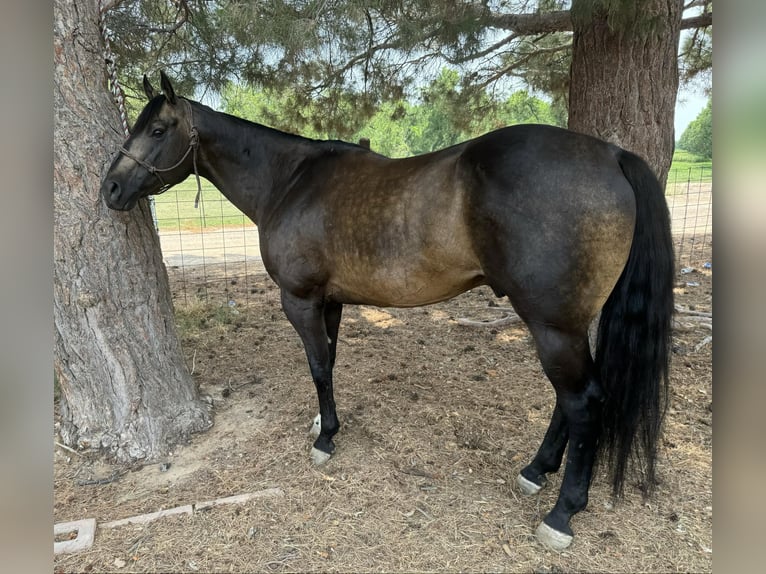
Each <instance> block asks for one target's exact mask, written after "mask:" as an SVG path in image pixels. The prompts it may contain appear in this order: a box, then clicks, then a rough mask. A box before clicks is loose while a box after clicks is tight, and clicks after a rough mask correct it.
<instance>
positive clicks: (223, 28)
mask: <svg viewBox="0 0 766 574" xmlns="http://www.w3.org/2000/svg"><path fill="white" fill-rule="evenodd" d="M679 1H680V0H679ZM572 4H573V2H570V1H567V0H539V1H531V0H482V1H469V2H465V1H462V0H440V1H437V2H433V1H426V0H375V1H368V2H362V1H359V0H269V1H264V2H249V1H244V0H209V1H203V0H116V1H115V2H113V7H112V9H111V10H110V13H109V20H108V21H109V24H110V26H111V27H112V28H113V30H114V31H115V36H116V38H117V41H115V42H114V47H115V49H116V50H117V52H118V53H119V56H120V58H119V66H120V68H121V76H123V77H124V81H125V84H126V85H127V86H128V87H129V91H131V92H132V93H134V94H140V93H141V90H140V78H141V75H142V74H143V73H144V72H153V71H156V70H157V69H160V68H164V69H170V70H172V73H173V75H174V78H176V81H177V84H178V88H179V91H180V92H182V93H183V92H185V93H193V89H195V88H196V89H198V90H201V91H202V93H204V92H205V91H206V90H212V91H214V92H220V91H221V90H222V89H223V87H224V86H225V85H226V84H227V82H229V81H232V80H235V81H239V82H241V83H244V84H246V85H250V86H253V87H255V88H258V89H266V88H268V89H272V90H276V91H284V92H289V94H290V96H289V97H290V98H292V99H293V100H294V101H295V102H296V103H297V104H299V105H300V106H301V107H303V108H308V107H309V102H310V106H312V107H313V109H314V110H317V113H315V114H309V115H307V116H303V118H302V119H303V120H304V123H303V124H295V125H294V128H295V129H303V128H304V127H308V126H311V127H314V128H319V130H320V131H326V132H332V133H338V134H343V135H344V136H346V137H348V136H350V135H351V134H353V133H355V132H356V131H358V129H359V127H360V126H361V124H362V122H363V121H366V120H368V119H369V118H371V117H373V115H375V113H376V111H377V110H378V109H380V108H381V105H382V104H383V103H385V102H388V103H391V102H399V101H402V100H409V101H413V99H416V98H417V97H418V96H419V95H421V94H422V89H423V88H424V86H426V85H428V84H429V83H430V82H433V81H434V80H436V79H437V78H438V77H439V75H440V74H441V72H442V70H443V69H444V68H445V67H449V68H450V69H451V70H453V71H455V72H456V73H457V75H458V83H457V85H456V89H455V90H454V94H453V100H454V102H453V103H454V107H455V109H456V110H459V111H461V112H462V117H461V114H453V115H452V116H451V119H452V120H454V121H455V122H457V123H456V125H457V126H459V127H461V128H463V127H465V125H466V124H469V123H470V122H471V117H472V116H474V115H475V114H476V112H477V110H480V109H481V106H482V105H486V102H487V100H486V99H485V98H486V95H487V94H489V96H490V99H489V101H490V102H500V101H504V100H505V99H506V98H507V97H509V96H510V94H512V93H513V92H514V91H517V90H518V89H519V88H520V87H530V88H531V89H533V90H535V91H538V92H542V93H545V94H547V95H548V96H549V97H550V98H551V99H552V100H553V102H554V105H555V106H557V107H558V108H560V109H565V108H566V106H567V98H568V89H569V74H570V61H571V42H572V14H571V10H570V8H571V7H572ZM574 4H576V6H577V7H578V13H579V14H580V17H582V15H583V13H586V14H589V13H593V12H597V11H606V13H607V14H608V21H609V23H610V26H614V27H619V26H620V25H622V24H621V23H622V22H623V21H628V20H630V19H631V18H633V19H635V18H637V17H638V16H640V15H641V7H640V5H641V2H633V1H630V2H628V1H625V0H579V1H575V2H574ZM685 7H686V8H687V9H688V11H689V12H688V13H689V14H690V16H689V17H688V18H686V19H685V20H684V21H683V22H682V24H681V25H682V28H687V29H690V30H694V31H695V33H693V34H691V35H690V36H689V38H688V39H687V41H686V44H685V45H684V49H683V51H682V55H681V69H682V74H681V77H682V80H683V81H686V82H694V81H698V82H699V81H701V82H702V83H703V85H704V84H705V82H709V78H707V77H706V76H705V74H706V73H708V71H709V69H710V67H711V57H710V49H709V48H710V39H711V34H710V25H711V23H712V2H711V0H687V2H686V5H685ZM646 21H647V22H648V23H647V26H648V28H647V29H651V26H652V22H651V18H647V19H646ZM697 31H699V32H697ZM198 93H200V92H198ZM129 95H130V94H129ZM294 119H296V120H300V119H301V118H294Z"/></svg>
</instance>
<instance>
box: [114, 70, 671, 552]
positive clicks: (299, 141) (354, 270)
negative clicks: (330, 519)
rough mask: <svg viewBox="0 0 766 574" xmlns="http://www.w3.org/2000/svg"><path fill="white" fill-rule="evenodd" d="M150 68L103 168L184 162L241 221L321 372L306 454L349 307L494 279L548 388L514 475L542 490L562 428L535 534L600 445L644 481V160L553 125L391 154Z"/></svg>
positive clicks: (332, 414) (133, 184) (647, 281)
mask: <svg viewBox="0 0 766 574" xmlns="http://www.w3.org/2000/svg"><path fill="white" fill-rule="evenodd" d="M143 85H144V91H145V93H146V96H147V98H148V100H149V101H148V103H147V104H146V106H145V107H144V109H143V111H142V112H141V113H140V115H139V116H138V118H137V120H136V122H135V125H134V127H133V130H132V133H131V134H130V136H129V137H128V139H127V140H126V141H125V143H124V144H123V145H122V146H121V147H120V148H119V153H118V154H117V155H116V157H115V158H114V160H113V161H112V163H111V165H110V167H109V169H108V172H107V173H106V175H105V177H104V178H103V181H102V185H101V190H100V192H101V195H102V197H103V200H104V201H105V203H106V205H107V206H108V207H109V208H111V209H115V210H130V209H131V208H133V207H134V206H135V205H136V204H137V202H138V201H139V199H141V198H144V197H147V196H150V195H153V194H157V193H161V192H162V191H164V190H166V189H167V188H168V187H170V186H172V185H175V184H177V183H179V182H181V181H183V180H184V179H186V178H187V177H188V176H190V175H191V174H192V173H195V174H196V175H197V177H198V178H199V176H204V177H205V178H207V179H208V180H209V181H210V182H212V183H213V185H214V186H215V187H216V188H217V189H218V190H220V192H221V193H222V194H223V195H224V196H225V197H226V198H228V199H229V200H230V201H231V203H233V204H234V205H235V206H236V207H238V208H239V209H240V210H241V211H242V212H243V213H244V214H245V215H247V216H248V217H249V218H250V219H252V221H253V222H254V223H255V224H256V226H257V228H258V234H259V238H260V246H261V255H262V259H263V264H264V266H265V268H266V270H267V272H268V274H269V275H270V277H271V278H272V279H273V280H274V281H275V282H276V284H277V285H278V287H279V289H280V294H281V304H282V308H283V311H284V313H285V315H286V316H287V318H288V320H289V321H290V323H291V324H292V325H293V327H294V328H295V330H296V331H297V333H298V335H299V336H300V339H301V340H302V342H303V346H304V348H305V352H306V356H307V359H308V364H309V369H310V372H311V376H312V379H313V382H314V384H315V386H316V392H317V397H318V402H319V415H318V416H317V418H316V419H315V427H316V429H317V431H318V432H317V435H318V436H317V438H316V440H315V441H314V443H313V446H312V448H311V458H312V460H313V462H314V463H315V464H317V465H319V464H323V463H325V462H326V461H327V460H329V458H330V456H331V455H332V454H333V453H334V451H335V443H334V441H333V438H334V437H335V435H336V433H337V432H338V430H339V428H340V423H339V421H338V417H337V414H336V408H335V399H334V396H333V367H334V365H335V356H336V350H337V343H338V329H339V326H340V322H341V315H342V311H343V306H344V305H348V304H351V305H360V304H362V305H374V306H380V307H387V306H389V307H416V306H422V305H428V304H432V303H437V302H439V301H444V300H447V299H449V298H452V297H455V296H457V295H458V294H460V293H463V292H465V291H467V290H469V289H472V288H475V287H477V286H479V285H488V286H489V287H490V288H491V289H492V290H493V291H494V293H495V294H496V295H497V296H498V297H501V296H502V297H507V298H508V300H509V301H510V303H511V305H512V306H513V308H514V309H515V311H516V313H517V314H518V316H519V317H520V318H521V319H522V320H523V322H524V323H525V324H526V326H527V327H528V329H529V332H530V334H531V336H532V339H533V341H534V344H535V347H536V351H537V355H538V357H539V360H540V362H541V364H542V368H543V371H544V373H545V375H546V377H547V378H548V379H549V381H550V383H551V384H552V385H553V388H554V390H555V396H556V403H555V407H554V409H553V413H552V416H551V420H550V423H549V426H548V429H547V431H546V433H545V435H544V438H543V440H542V443H541V445H540V447H539V449H538V451H537V453H536V454H535V456H534V457H533V458H532V460H531V462H530V463H529V464H528V465H526V466H525V467H524V468H522V469H521V471H520V472H519V474H518V476H517V480H516V482H517V486H518V488H519V489H520V490H521V491H522V492H523V493H524V494H529V495H532V494H536V493H538V492H540V490H541V489H542V488H543V487H544V486H546V482H547V478H546V476H547V475H548V474H550V473H554V472H556V471H558V470H559V468H560V467H561V464H562V460H563V459H564V451H565V449H566V448H567V445H568V450H567V452H566V465H565V469H564V473H563V479H562V482H561V487H560V490H559V494H558V498H557V500H556V503H555V505H554V506H553V508H552V509H551V510H550V511H549V512H548V513H547V514H546V515H545V516H544V518H543V520H542V522H541V523H540V524H539V526H538V527H537V529H536V536H537V539H538V540H539V541H540V542H541V543H542V544H544V545H545V546H547V547H549V548H552V549H554V550H559V551H560V550H563V549H564V548H567V547H568V546H569V545H570V544H571V542H572V540H573V536H574V532H573V530H572V528H571V525H570V521H571V519H572V517H573V516H574V515H575V514H576V513H578V512H580V511H581V510H582V509H584V508H585V507H586V505H587V503H588V491H589V489H590V484H591V478H592V474H593V468H594V464H595V463H597V462H603V463H604V464H607V465H608V466H607V469H608V470H609V471H610V475H611V476H610V478H611V483H612V489H613V494H614V495H618V496H619V495H620V494H621V493H622V492H623V485H624V482H625V477H626V472H627V471H628V470H631V471H638V472H639V473H641V475H642V477H643V487H642V488H643V490H644V494H645V495H648V494H651V490H652V487H653V485H654V484H655V481H656V476H655V474H656V472H655V470H656V469H655V467H656V464H655V462H656V458H657V447H658V440H659V437H660V435H661V431H662V423H663V418H664V415H665V412H666V409H667V401H668V384H669V383H668V378H669V366H670V342H671V321H672V313H673V274H674V256H673V244H672V238H671V234H670V221H669V214H668V208H667V204H666V202H665V198H664V194H663V190H662V188H661V186H660V184H659V182H658V180H657V178H656V177H655V175H654V174H653V172H652V171H651V169H650V168H649V167H648V166H647V164H646V163H645V162H644V160H643V159H641V158H640V157H639V156H637V155H635V154H633V153H631V152H629V151H627V150H625V149H622V148H620V147H618V146H616V145H613V144H610V143H607V142H604V141H602V140H599V139H596V138H594V137H590V136H588V135H584V134H580V133H575V132H573V131H569V130H566V129H562V128H558V127H553V126H545V125H516V126H510V127H506V128H502V129H499V130H496V131H492V132H490V133H487V134H485V135H482V136H480V137H478V138H475V139H471V140H469V141H465V142H463V143H460V144H457V145H454V146H451V147H448V148H445V149H442V150H440V151H436V152H432V153H427V154H424V155H417V156H413V157H407V158H401V159H392V158H388V157H385V156H383V155H380V154H378V153H375V152H374V151H371V150H369V149H367V148H366V147H364V146H360V145H356V144H351V143H345V142H342V141H336V140H328V141H322V140H312V139H307V138H304V137H300V136H298V135H293V134H288V133H285V132H282V131H278V130H275V129H272V128H269V127H266V126H263V125H259V124H256V123H253V122H250V121H247V120H244V119H241V118H238V117H236V116H233V115H229V114H226V113H222V112H218V111H215V110H213V109H211V108H210V107H207V106H205V105H203V104H201V103H199V102H195V101H193V100H190V99H187V98H183V97H180V96H177V95H176V93H175V91H174V89H173V86H172V84H171V82H170V80H169V78H168V77H167V76H166V75H165V74H164V72H163V73H161V93H155V90H154V88H153V87H152V85H151V83H150V82H149V80H148V79H147V78H146V76H144V81H143ZM599 313H600V316H599ZM596 320H597V321H598V328H597V334H596V337H595V342H594V344H593V347H594V348H593V349H591V343H590V341H589V328H590V326H591V323H594V324H595V321H596Z"/></svg>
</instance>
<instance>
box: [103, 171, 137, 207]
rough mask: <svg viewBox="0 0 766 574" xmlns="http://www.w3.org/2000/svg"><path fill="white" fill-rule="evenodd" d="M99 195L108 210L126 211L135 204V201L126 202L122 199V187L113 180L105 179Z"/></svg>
mask: <svg viewBox="0 0 766 574" xmlns="http://www.w3.org/2000/svg"><path fill="white" fill-rule="evenodd" d="M101 195H102V196H103V198H104V201H106V205H107V206H108V207H109V209H116V210H118V211H128V210H129V209H132V208H133V206H134V205H135V204H136V202H135V201H129V200H126V198H125V197H123V193H122V187H121V186H120V184H119V183H117V182H116V181H114V180H111V179H107V180H106V181H104V182H103V183H102V184H101Z"/></svg>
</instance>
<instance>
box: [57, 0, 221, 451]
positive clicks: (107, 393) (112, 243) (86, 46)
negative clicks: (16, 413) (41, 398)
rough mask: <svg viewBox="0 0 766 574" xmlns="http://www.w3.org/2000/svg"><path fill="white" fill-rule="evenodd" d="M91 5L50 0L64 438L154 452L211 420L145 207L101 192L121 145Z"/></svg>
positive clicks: (59, 371) (93, 4)
mask: <svg viewBox="0 0 766 574" xmlns="http://www.w3.org/2000/svg"><path fill="white" fill-rule="evenodd" d="M98 21H99V19H98V13H97V2H95V1H88V2H69V1H66V0H55V1H54V36H53V47H54V88H55V89H54V117H55V130H54V146H53V149H54V181H53V185H54V194H53V201H54V212H55V218H54V277H53V282H54V304H53V312H54V326H55V349H54V369H55V376H56V379H57V381H58V383H59V385H60V388H61V395H60V411H61V418H60V421H61V430H60V433H61V439H62V440H63V442H64V443H65V444H67V445H70V446H73V447H79V448H88V447H90V448H94V449H102V450H104V451H106V452H108V453H110V454H111V455H113V456H114V457H115V458H116V459H118V460H120V461H134V460H139V459H153V458H156V457H158V456H160V455H161V454H163V453H164V452H166V449H167V448H168V446H169V445H171V444H173V443H177V442H178V441H179V440H182V439H183V438H185V437H186V436H188V435H189V433H192V432H196V431H200V430H203V429H206V428H208V427H209V426H210V425H211V419H210V414H209V412H208V406H207V404H206V403H205V402H204V401H202V400H200V397H199V395H198V392H197V389H196V388H195V385H194V382H193V381H192V379H191V377H190V375H189V373H188V371H187V369H186V366H185V364H184V360H183V356H182V354H181V350H180V347H179V343H178V338H177V335H176V330H175V326H174V322H173V320H172V314H173V308H172V303H171V299H170V292H169V288H168V279H167V274H166V271H165V267H164V265H163V263H162V255H161V253H160V247H159V240H158V237H157V234H156V232H155V231H154V227H153V225H152V220H151V214H150V211H149V208H148V205H147V203H146V202H145V201H142V202H141V203H140V204H139V205H140V207H139V208H138V209H135V210H133V211H131V212H126V213H117V212H113V211H110V210H109V209H107V208H106V206H105V205H104V203H103V201H102V200H101V197H100V195H99V185H100V179H101V174H102V172H103V171H104V168H105V167H106V165H107V163H108V162H109V160H110V157H111V154H112V153H113V152H114V151H115V150H116V149H117V146H118V145H119V144H120V143H121V142H122V139H123V137H122V130H121V129H120V128H119V127H118V126H119V125H120V122H119V119H118V117H117V112H116V108H115V106H114V104H113V102H112V98H111V95H110V94H109V92H108V90H107V87H106V74H105V69H104V59H103V56H102V54H103V45H102V44H103V42H102V40H101V37H100V33H99V28H98Z"/></svg>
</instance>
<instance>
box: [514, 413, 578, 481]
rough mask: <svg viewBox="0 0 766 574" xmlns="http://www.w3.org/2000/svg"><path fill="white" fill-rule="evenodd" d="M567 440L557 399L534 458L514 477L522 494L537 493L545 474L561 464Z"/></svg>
mask: <svg viewBox="0 0 766 574" xmlns="http://www.w3.org/2000/svg"><path fill="white" fill-rule="evenodd" d="M568 440H569V428H568V427H567V425H566V421H565V420H564V414H563V412H562V410H561V405H560V404H559V402H558V400H557V401H556V408H555V409H554V410H553V415H552V416H551V422H550V424H549V425H548V430H547V432H546V433H545V438H543V442H542V444H541V445H540V448H539V450H538V451H537V454H536V455H535V458H534V459H532V462H531V463H529V464H528V465H527V466H525V467H524V468H523V469H522V470H521V472H520V473H519V476H518V477H516V483H517V484H518V486H519V488H520V489H521V491H522V492H523V493H524V494H537V493H538V492H540V490H541V489H542V488H543V487H544V486H545V485H546V483H547V479H546V477H545V475H546V474H548V473H550V472H556V471H557V470H558V469H559V467H560V466H561V459H562V458H563V456H564V449H565V448H566V446H567V441H568Z"/></svg>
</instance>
